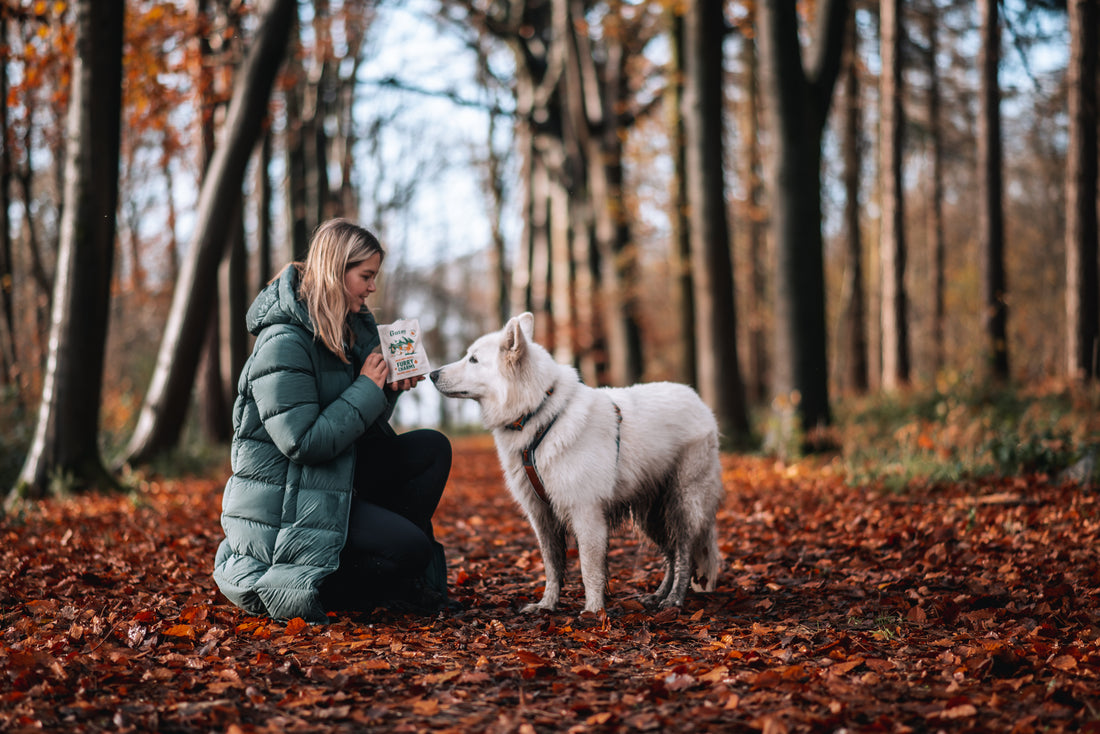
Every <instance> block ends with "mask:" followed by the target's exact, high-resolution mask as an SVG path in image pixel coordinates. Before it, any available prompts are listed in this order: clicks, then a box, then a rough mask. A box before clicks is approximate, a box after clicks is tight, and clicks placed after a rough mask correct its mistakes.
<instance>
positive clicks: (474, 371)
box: [431, 313, 537, 407]
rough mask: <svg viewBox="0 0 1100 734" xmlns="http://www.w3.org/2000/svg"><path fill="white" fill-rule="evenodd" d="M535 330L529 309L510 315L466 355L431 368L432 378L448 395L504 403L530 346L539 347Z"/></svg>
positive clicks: (481, 401) (478, 341) (477, 342)
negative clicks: (506, 320)
mask: <svg viewBox="0 0 1100 734" xmlns="http://www.w3.org/2000/svg"><path fill="white" fill-rule="evenodd" d="M534 330H535V317H534V316H532V315H531V314H530V313H523V314H520V315H519V316H516V317H514V318H512V319H510V320H509V321H508V323H507V324H505V325H504V328H503V329H501V330H500V331H495V332H492V333H490V334H486V335H485V336H483V337H481V338H480V339H478V340H477V341H475V342H474V343H473V344H471V345H470V348H469V349H467V350H466V356H465V357H463V358H462V359H460V360H458V361H457V362H451V363H450V364H446V365H443V366H442V367H440V368H439V369H437V370H435V371H434V372H432V374H431V378H432V382H434V383H435V386H436V389H438V390H439V392H441V393H443V394H444V395H446V396H447V397H452V398H469V399H471V400H476V401H478V402H479V403H482V404H483V407H484V406H485V404H487V403H498V404H504V403H505V402H506V401H507V400H508V399H509V395H510V392H511V386H513V385H515V384H516V383H517V382H518V381H519V376H520V373H521V371H522V370H523V368H524V366H525V364H526V362H527V361H528V356H529V354H530V352H531V350H532V349H534V348H537V345H536V344H535V343H534V341H533V337H534Z"/></svg>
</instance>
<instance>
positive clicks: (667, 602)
mask: <svg viewBox="0 0 1100 734" xmlns="http://www.w3.org/2000/svg"><path fill="white" fill-rule="evenodd" d="M682 606H684V600H683V599H674V598H672V597H671V596H666V597H665V598H664V599H661V601H660V603H658V604H657V608H658V609H660V610H661V611H664V610H666V609H679V608H680V607H682Z"/></svg>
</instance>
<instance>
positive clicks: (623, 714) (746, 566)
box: [0, 436, 1100, 734]
mask: <svg viewBox="0 0 1100 734" xmlns="http://www.w3.org/2000/svg"><path fill="white" fill-rule="evenodd" d="M455 448H456V450H455V465H454V470H453V473H452V478H451V482H450V485H449V488H448V491H447V493H446V495H445V496H444V500H443V503H442V505H441V506H440V509H439V511H438V513H437V534H438V536H439V539H440V540H441V541H442V542H443V543H444V545H445V546H446V547H447V550H448V560H449V567H450V568H449V574H450V582H451V586H452V590H453V595H454V596H455V597H456V598H457V599H458V600H459V601H461V602H462V603H463V604H464V605H465V606H466V610H465V611H462V612H458V613H453V614H442V615H438V616H435V617H417V616H412V615H407V614H399V613H395V612H389V611H376V612H373V613H371V614H365V615H360V616H353V617H338V618H334V619H333V620H332V622H331V623H330V624H328V625H320V626H309V625H305V624H304V623H301V621H300V620H292V621H290V622H274V621H272V620H269V619H265V618H256V617H251V616H249V615H247V614H245V613H243V612H241V611H240V610H238V609H236V608H235V607H233V606H231V605H230V604H229V603H228V602H226V601H225V600H224V599H223V598H222V597H220V595H219V594H218V592H217V590H216V588H215V586H214V583H213V581H212V579H211V577H210V570H211V566H212V563H213V557H214V550H215V548H216V546H217V543H218V542H219V540H220V539H221V531H220V528H219V525H218V514H219V506H220V499H221V494H220V493H221V485H222V481H223V479H224V477H219V478H217V479H191V480H164V481H160V480H152V479H149V480H146V481H144V482H142V483H141V484H140V486H139V487H138V488H137V489H136V490H134V491H133V492H132V493H130V494H128V495H87V496H82V497H79V498H74V499H69V500H51V501H48V502H45V503H43V504H41V505H39V506H36V507H35V508H33V509H30V510H28V511H27V512H26V513H25V514H23V515H22V516H19V517H7V518H4V519H0V670H2V673H0V731H4V732H22V731H42V730H47V731H66V732H85V731H86V732H99V731H119V732H132V731H159V732H184V731H223V732H233V733H236V732H298V731H310V732H315V731H329V732H343V731H347V732H351V731H363V730H375V731H394V732H419V731H425V732H427V731H430V732H448V731H452V732H463V733H465V732H482V731H488V732H524V733H526V732H552V731H553V732H557V731H577V732H582V731H584V732H588V731H593V732H600V731H606V732H626V731H681V732H687V731H706V732H719V731H721V732H728V731H733V732H737V731H746V732H748V731H762V732H764V733H765V734H779V733H781V732H817V731H822V732H824V731H830V732H831V731H839V730H847V731H853V732H855V731H887V732H908V731H917V732H921V731H939V730H943V731H998V732H1008V731H1013V732H1039V731H1070V730H1073V731H1087V730H1100V493H1098V492H1097V487H1095V486H1086V487H1081V486H1077V485H1072V484H1063V483H1060V482H1057V481H1055V480H1053V479H1051V478H1048V477H1045V476H1042V475H1034V476H1025V477H1018V478H1008V479H997V480H980V481H979V480H974V481H962V482H954V483H949V484H943V485H939V486H928V487H925V488H924V489H920V490H917V491H910V492H909V493H906V494H897V493H892V492H889V491H886V490H882V489H879V488H875V487H874V486H869V485H868V486H852V485H850V484H848V483H846V482H845V481H844V478H843V477H842V476H840V475H839V472H838V471H837V469H836V468H835V464H830V463H827V462H816V463H815V462H809V461H804V462H799V463H792V464H784V463H781V462H777V461H776V460H775V459H768V458H763V457H759V456H752V457H746V456H737V455H726V456H724V457H723V464H724V477H725V484H726V489H727V493H728V499H727V502H726V503H725V505H724V507H723V508H722V510H721V513H720V515H719V518H718V522H719V528H720V533H719V535H720V539H721V549H722V552H723V554H724V556H725V567H724V572H723V574H722V577H721V579H720V581H719V587H718V589H717V590H716V591H715V592H713V593H709V594H689V596H688V599H687V602H686V604H685V606H684V608H683V610H682V611H680V612H679V613H678V614H677V613H672V612H663V613H653V612H650V611H647V610H645V609H644V608H643V607H642V605H641V603H640V597H641V595H642V594H643V593H646V592H649V591H652V590H653V588H654V587H655V586H656V585H657V583H658V581H659V580H660V568H659V561H658V557H657V554H656V553H655V552H654V549H653V548H652V546H651V545H649V544H648V543H647V542H645V541H640V540H639V539H638V538H637V537H636V536H635V534H634V532H633V531H632V530H631V529H630V528H629V527H627V528H623V529H621V530H619V531H618V532H616V534H615V535H614V536H613V538H612V542H611V548H612V550H611V556H610V565H611V577H612V582H611V588H610V595H609V600H608V605H607V609H606V612H605V613H600V614H582V613H581V612H580V610H581V607H582V604H583V594H582V590H581V587H580V580H579V572H578V568H577V560H576V555H575V553H571V554H570V564H571V565H570V575H569V577H568V578H567V583H566V588H565V593H564V595H563V599H562V604H561V606H560V609H559V611H558V612H557V613H553V614H534V615H522V614H520V613H519V612H518V611H517V610H518V608H519V607H520V606H522V605H523V604H525V603H527V602H529V601H532V600H534V599H537V598H538V595H539V593H540V590H541V584H542V562H541V560H540V557H539V554H538V551H537V548H536V546H535V541H534V535H533V533H532V531H531V529H530V527H529V526H528V525H527V523H526V522H525V521H524V520H523V518H522V516H521V514H520V513H519V511H518V509H517V508H516V506H515V505H514V504H513V503H512V501H511V500H510V498H509V497H508V496H507V492H506V490H505V488H504V485H503V482H502V479H501V476H500V470H499V468H498V466H497V462H496V457H495V454H494V452H493V449H492V447H491V443H490V442H489V440H488V439H487V438H485V437H476V436H475V437H471V438H464V439H459V440H456V442H455Z"/></svg>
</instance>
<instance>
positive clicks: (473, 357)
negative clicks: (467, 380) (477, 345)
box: [469, 354, 477, 364]
mask: <svg viewBox="0 0 1100 734" xmlns="http://www.w3.org/2000/svg"><path fill="white" fill-rule="evenodd" d="M469 362H470V364H477V355H476V354H471V355H470V359H469Z"/></svg>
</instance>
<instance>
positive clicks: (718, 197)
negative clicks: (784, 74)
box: [683, 0, 749, 441]
mask: <svg viewBox="0 0 1100 734" xmlns="http://www.w3.org/2000/svg"><path fill="white" fill-rule="evenodd" d="M722 5H723V3H722V0H696V1H695V2H694V3H692V4H691V6H690V7H689V8H688V10H687V12H686V15H685V21H684V31H685V32H684V41H685V43H684V47H685V49H686V50H687V63H686V64H685V66H686V68H687V77H686V79H685V85H684V112H683V115H684V132H685V141H686V143H687V170H686V174H687V176H686V178H687V192H688V208H689V211H690V222H691V258H692V278H693V280H694V283H695V343H696V350H697V351H696V364H697V365H698V370H699V376H698V379H699V394H700V395H701V396H702V398H703V400H704V401H706V403H707V404H708V405H709V406H710V407H711V410H713V411H714V413H715V417H717V419H718V424H719V426H721V428H722V431H723V433H724V434H725V435H726V436H727V437H728V438H729V439H731V440H734V441H743V440H744V439H745V438H746V437H747V435H748V432H749V421H748V413H747V410H746V407H745V388H744V383H743V382H742V379H741V368H740V364H739V361H738V357H737V314H736V308H735V304H734V293H733V264H732V262H731V259H730V232H729V222H728V219H727V214H726V198H725V194H726V186H725V174H724V171H725V166H724V165H723V159H724V153H725V144H724V142H723V137H724V136H723V119H722V118H723V110H724V108H725V105H724V95H723V93H722V89H723V82H724V79H723V52H722V41H723V39H724V37H725V35H726V22H725V15H724V13H723V8H722Z"/></svg>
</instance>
